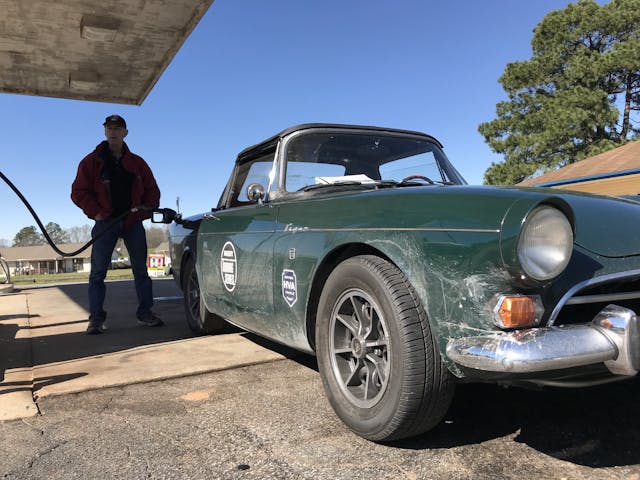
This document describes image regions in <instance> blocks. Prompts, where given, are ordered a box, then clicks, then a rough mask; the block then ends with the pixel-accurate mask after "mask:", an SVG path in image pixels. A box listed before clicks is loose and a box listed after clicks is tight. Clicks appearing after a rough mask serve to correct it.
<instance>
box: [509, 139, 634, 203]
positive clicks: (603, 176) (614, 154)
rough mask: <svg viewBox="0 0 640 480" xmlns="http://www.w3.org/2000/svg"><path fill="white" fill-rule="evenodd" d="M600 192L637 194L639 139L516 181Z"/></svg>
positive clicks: (529, 184) (529, 185)
mask: <svg viewBox="0 0 640 480" xmlns="http://www.w3.org/2000/svg"><path fill="white" fill-rule="evenodd" d="M518 185H522V186H528V187H555V188H565V189H568V190H579V191H581V192H590V193H599V194H603V195H639V194H640V140H636V141H633V142H629V143H627V144H625V145H622V146H621V147H618V148H614V149H613V150H609V151H607V152H604V153H601V154H599V155H595V156H593V157H590V158H587V159H585V160H582V161H580V162H576V163H572V164H571V165H567V166H566V167H563V168H559V169H558V170H553V171H551V172H547V173H545V174H542V175H540V176H537V177H534V178H528V179H527V180H525V181H523V182H521V183H519V184H518Z"/></svg>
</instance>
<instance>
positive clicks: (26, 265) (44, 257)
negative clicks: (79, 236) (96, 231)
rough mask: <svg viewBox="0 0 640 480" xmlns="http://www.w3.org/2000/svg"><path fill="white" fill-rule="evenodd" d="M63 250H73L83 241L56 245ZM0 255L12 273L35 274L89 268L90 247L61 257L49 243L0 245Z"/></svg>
mask: <svg viewBox="0 0 640 480" xmlns="http://www.w3.org/2000/svg"><path fill="white" fill-rule="evenodd" d="M57 246H58V248H59V249H60V250H62V251H63V252H74V251H76V250H78V249H80V248H82V247H83V246H84V243H66V244H60V245H57ZM0 255H2V258H4V259H5V260H6V261H7V263H8V264H9V269H10V270H11V274H12V275H37V274H53V273H70V272H88V271H90V270H91V247H89V248H87V249H86V250H84V251H83V252H81V253H79V254H77V255H74V256H73V257H63V256H62V255H60V254H58V253H56V252H55V251H54V250H53V248H51V247H50V246H49V245H34V246H32V247H0Z"/></svg>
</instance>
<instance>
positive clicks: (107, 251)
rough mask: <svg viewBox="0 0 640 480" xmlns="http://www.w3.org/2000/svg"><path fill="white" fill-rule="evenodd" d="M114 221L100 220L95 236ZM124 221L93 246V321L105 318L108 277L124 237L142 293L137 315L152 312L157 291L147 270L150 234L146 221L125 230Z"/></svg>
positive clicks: (135, 281) (140, 316)
mask: <svg viewBox="0 0 640 480" xmlns="http://www.w3.org/2000/svg"><path fill="white" fill-rule="evenodd" d="M110 223H111V220H97V221H96V224H95V225H94V226H93V229H92V230H91V238H95V237H96V236H98V235H99V234H100V233H101V232H103V231H104V229H105V228H106V227H107V226H108V225H109V224H110ZM122 225H123V221H122V220H121V221H119V222H118V223H116V224H115V225H113V226H112V227H111V228H110V229H108V230H107V231H106V232H105V233H104V234H102V236H100V238H98V239H97V240H96V242H95V243H94V244H93V247H92V249H91V273H90V274H89V315H90V318H91V319H92V320H98V321H104V319H105V318H106V316H107V313H106V312H105V311H104V297H105V293H106V286H105V284H104V279H105V277H106V276H107V270H108V269H109V266H110V265H111V256H112V255H113V249H114V248H115V246H116V242H117V241H118V238H120V237H122V239H123V240H124V244H125V246H126V247H127V251H128V252H129V259H130V260H131V268H132V270H133V278H134V283H135V287H136V294H137V295H138V310H137V311H136V317H138V318H143V317H146V316H148V315H150V314H151V307H152V306H153V290H152V286H151V278H149V273H148V272H147V235H146V233H145V231H144V227H143V226H142V222H137V223H135V224H134V225H133V226H132V227H131V229H130V230H129V231H127V232H125V231H124V230H123V228H122Z"/></svg>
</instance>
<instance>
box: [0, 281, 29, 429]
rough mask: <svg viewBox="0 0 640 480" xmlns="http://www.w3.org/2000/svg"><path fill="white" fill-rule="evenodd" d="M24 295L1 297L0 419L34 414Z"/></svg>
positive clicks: (27, 315) (27, 319) (12, 418)
mask: <svg viewBox="0 0 640 480" xmlns="http://www.w3.org/2000/svg"><path fill="white" fill-rule="evenodd" d="M30 343H31V342H30V339H29V312H28V309H27V301H26V296H25V295H20V294H14V295H3V296H2V298H1V299H0V380H1V382H0V420H14V419H16V418H26V417H33V416H34V415H37V414H38V407H37V406H36V404H35V403H34V401H33V393H32V391H33V372H32V370H31V368H30V367H29V366H30V365H31V363H32V360H31V345H30Z"/></svg>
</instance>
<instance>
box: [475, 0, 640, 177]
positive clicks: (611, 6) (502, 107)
mask: <svg viewBox="0 0 640 480" xmlns="http://www.w3.org/2000/svg"><path fill="white" fill-rule="evenodd" d="M531 46H532V50H533V57H532V58H531V59H530V60H527V61H522V62H514V63H509V64H508V65H507V66H506V68H505V71H504V73H503V74H502V76H501V77H500V83H501V84H502V86H503V88H504V90H505V91H506V92H507V94H508V100H507V101H503V102H500V103H498V105H497V106H496V114H497V118H496V119H495V120H492V121H490V122H487V123H483V124H481V125H480V126H479V128H478V130H479V131H480V133H481V134H482V135H483V136H484V138H485V141H486V142H487V143H488V144H489V146H490V147H491V148H492V150H493V151H495V152H496V153H500V154H502V155H504V158H505V160H504V162H503V163H494V164H492V165H491V167H489V169H488V170H487V171H486V172H485V176H484V181H485V183H488V184H501V185H506V184H513V183H518V182H520V181H522V180H524V179H525V178H527V177H528V176H530V175H532V174H534V173H536V172H540V171H546V170H551V169H555V168H559V167H563V166H565V165H568V164H570V163H573V162H576V161H579V160H582V159H584V158H587V157H590V156H593V155H596V154H598V153H601V152H604V151H606V150H609V149H611V148H614V147H617V146H620V145H622V144H624V143H626V142H627V141H628V140H630V139H631V138H633V137H634V136H637V135H638V134H639V133H640V131H639V130H638V129H636V128H635V127H634V126H633V123H632V120H633V113H634V111H638V110H640V0H612V1H611V2H610V3H608V4H606V5H603V6H600V5H598V4H597V3H596V2H595V1H593V0H579V1H578V2H577V3H573V4H569V5H568V6H567V7H566V8H565V9H563V10H556V11H553V12H551V13H549V14H548V15H547V16H545V17H544V19H543V20H542V21H541V22H540V24H538V26H537V27H536V28H535V29H534V35H533V40H532V41H531ZM618 105H620V106H621V107H622V112H621V111H620V110H619V109H618Z"/></svg>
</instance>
